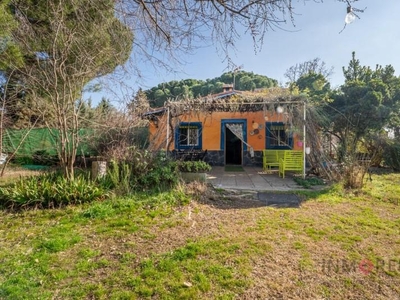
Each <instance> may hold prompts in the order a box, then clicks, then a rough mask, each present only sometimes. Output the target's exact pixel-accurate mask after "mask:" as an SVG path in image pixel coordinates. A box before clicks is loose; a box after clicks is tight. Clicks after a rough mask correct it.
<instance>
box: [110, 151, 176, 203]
mask: <svg viewBox="0 0 400 300" xmlns="http://www.w3.org/2000/svg"><path fill="white" fill-rule="evenodd" d="M105 181H106V182H108V183H109V184H110V186H111V188H112V189H114V191H115V192H116V194H118V195H127V194H130V193H132V192H135V191H143V190H153V189H155V190H164V189H168V188H172V187H174V186H176V185H177V184H178V182H179V176H178V171H177V165H176V163H175V162H173V161H171V160H169V159H167V158H166V156H165V153H163V152H160V153H157V154H153V153H151V152H148V151H146V150H140V149H137V148H134V147H132V148H131V152H130V155H129V156H128V157H126V158H125V159H123V160H121V161H115V160H114V161H111V163H110V164H109V168H108V172H107V177H106V179H105Z"/></svg>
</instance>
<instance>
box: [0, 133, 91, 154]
mask: <svg viewBox="0 0 400 300" xmlns="http://www.w3.org/2000/svg"><path fill="white" fill-rule="evenodd" d="M89 135H90V131H89V130H85V129H82V130H80V131H79V136H80V138H81V140H82V142H81V143H80V145H79V146H78V153H77V154H78V155H85V156H86V155H94V151H93V150H92V149H91V148H90V147H89V145H88V144H87V143H85V139H86V140H87V138H88V137H89ZM24 137H25V139H24ZM57 137H58V131H57V130H56V129H48V128H39V129H32V130H27V129H20V130H13V129H8V130H5V131H4V132H3V141H2V142H3V144H2V148H3V149H2V152H3V153H12V152H14V151H15V149H17V148H18V146H19V145H20V143H21V141H22V140H23V142H22V144H21V145H20V146H19V148H18V151H17V152H16V156H32V155H37V154H41V155H49V156H56V155H57Z"/></svg>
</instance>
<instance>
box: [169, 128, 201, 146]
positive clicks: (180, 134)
mask: <svg viewBox="0 0 400 300" xmlns="http://www.w3.org/2000/svg"><path fill="white" fill-rule="evenodd" d="M201 146H202V145H201V123H197V122H196V123H180V124H179V126H178V128H177V130H176V134H175V148H176V149H188V148H190V149H201Z"/></svg>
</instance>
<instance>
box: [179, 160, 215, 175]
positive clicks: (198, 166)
mask: <svg viewBox="0 0 400 300" xmlns="http://www.w3.org/2000/svg"><path fill="white" fill-rule="evenodd" d="M177 165H178V170H179V171H181V172H194V173H195V172H208V171H210V170H211V166H210V165H209V164H208V163H206V162H204V161H178V162H177Z"/></svg>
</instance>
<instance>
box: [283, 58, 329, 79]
mask: <svg viewBox="0 0 400 300" xmlns="http://www.w3.org/2000/svg"><path fill="white" fill-rule="evenodd" d="M309 73H315V74H321V75H323V76H324V77H325V78H329V77H330V76H331V75H332V74H333V67H330V68H329V67H328V66H327V65H326V63H325V62H324V61H322V60H321V59H320V58H318V57H317V58H314V59H312V60H308V61H305V62H302V63H298V64H296V65H294V66H291V67H290V68H289V69H287V70H286V72H285V74H284V76H285V77H286V78H287V79H288V80H289V83H292V82H296V81H297V80H298V79H299V78H300V77H301V76H303V75H307V74H309Z"/></svg>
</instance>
